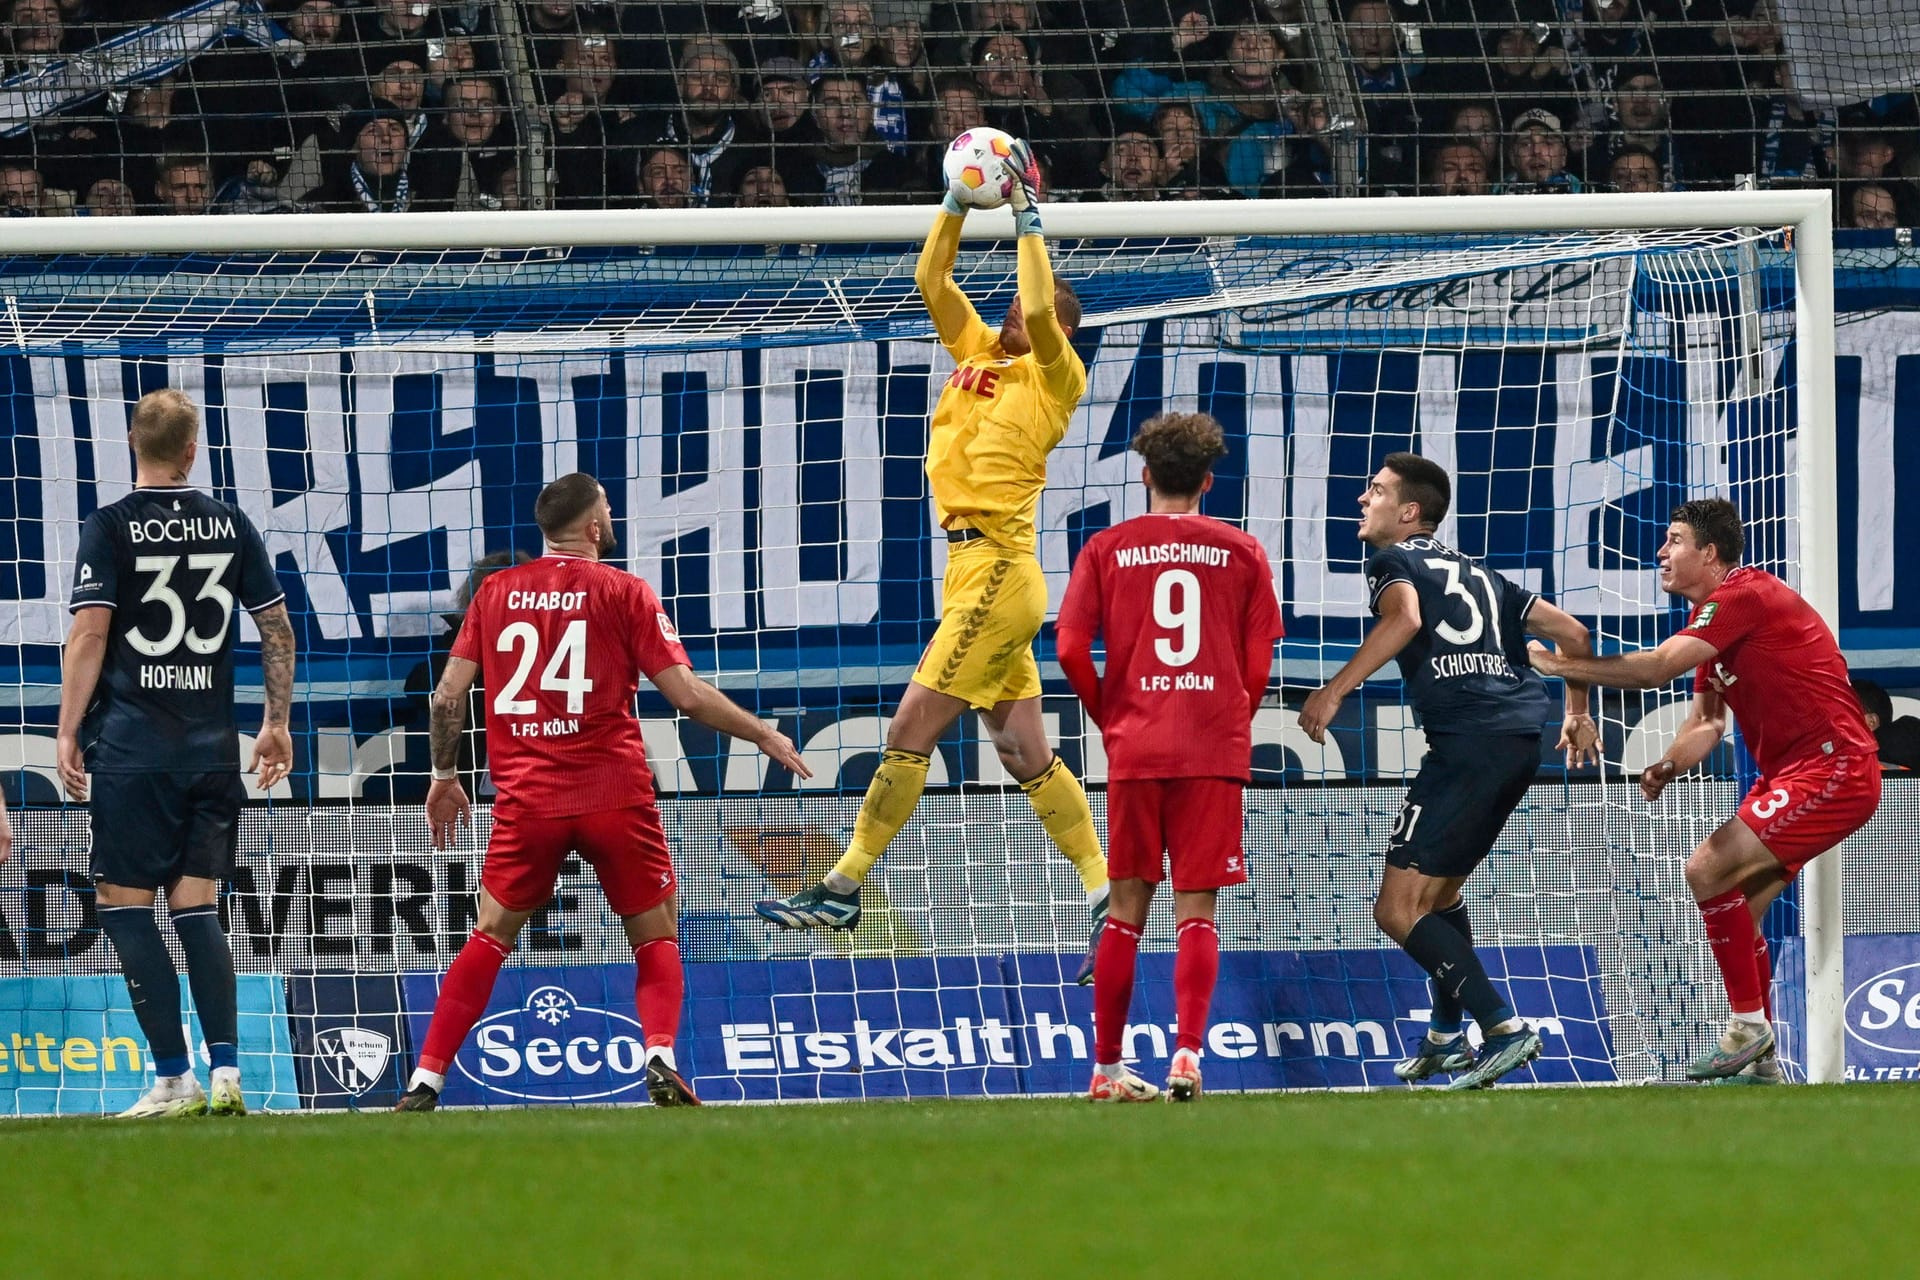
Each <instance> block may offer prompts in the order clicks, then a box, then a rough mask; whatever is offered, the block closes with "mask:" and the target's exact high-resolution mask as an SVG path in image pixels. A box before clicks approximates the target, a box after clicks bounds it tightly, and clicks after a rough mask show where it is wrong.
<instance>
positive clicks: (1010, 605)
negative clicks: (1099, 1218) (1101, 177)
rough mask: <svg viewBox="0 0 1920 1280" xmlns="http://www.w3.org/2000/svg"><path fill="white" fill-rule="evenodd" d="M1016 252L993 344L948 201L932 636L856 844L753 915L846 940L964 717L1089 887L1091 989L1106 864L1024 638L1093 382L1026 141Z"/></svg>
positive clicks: (938, 295)
mask: <svg viewBox="0 0 1920 1280" xmlns="http://www.w3.org/2000/svg"><path fill="white" fill-rule="evenodd" d="M1008 167H1009V168H1010V169H1011V170H1012V171H1013V174H1014V176H1015V178H1016V179H1017V181H1016V182H1015V183H1014V187H1013V192H1012V203H1013V207H1014V225H1015V228H1016V232H1017V241H1016V243H1017V246H1018V253H1019V281H1020V292H1019V298H1018V299H1017V300H1016V301H1015V302H1014V304H1013V306H1012V307H1010V308H1008V310H1007V318H1006V319H1005V320H1004V321H1003V322H1002V323H1001V325H1000V329H999V332H997V333H996V332H995V331H994V330H992V329H989V328H988V327H987V325H986V323H985V322H984V321H982V320H981V319H980V314H979V312H977V311H975V310H974V309H973V304H972V303H971V302H969V301H968V300H967V296H966V295H965V294H964V293H962V292H961V291H960V288H959V286H958V285H956V284H955V283H954V281H953V264H954V259H955V258H956V257H957V256H958V254H959V249H960V227H961V224H962V223H963V222H964V221H965V218H966V207H965V206H964V205H962V204H961V203H960V202H959V201H958V200H957V199H955V198H954V197H953V195H951V194H949V195H948V196H947V198H946V199H945V200H944V201H943V202H942V204H941V211H940V212H939V213H938V214H937V215H935V218H934V224H933V231H932V233H931V234H930V235H928V237H927V243H926V247H925V248H923V249H922V250H921V251H920V262H919V266H918V267H917V269H916V270H915V271H914V282H915V283H916V284H917V285H918V286H919V287H920V296H921V297H922V298H924V299H925V300H926V303H927V310H928V312H929V313H931V315H932V317H933V325H934V328H935V330H936V331H937V332H938V333H939V335H940V341H941V343H942V344H943V345H944V346H945V347H946V349H947V350H948V352H949V353H951V354H952V356H953V358H954V362H955V364H956V365H957V367H956V368H955V369H954V371H953V375H952V376H951V377H949V378H948V379H947V385H946V389H945V390H944V391H943V392H941V395H940V401H939V403H938V404H937V405H936V406H935V407H934V411H933V426H932V430H931V432H930V433H929V439H928V442H927V479H928V481H929V482H930V484H931V486H932V489H933V501H934V508H935V511H936V513H937V514H938V515H939V517H940V524H941V527H942V528H944V529H945V530H946V531H947V542H948V544H949V546H948V558H947V573H946V579H945V581H944V583H943V584H942V588H941V591H942V597H941V598H942V610H943V612H942V616H941V619H940V627H939V630H938V631H936V632H935V633H934V637H933V640H932V642H931V643H930V644H928V645H927V648H926V652H925V653H923V654H922V655H921V657H920V665H919V667H918V668H916V669H915V671H914V673H913V682H912V683H911V684H909V685H908V686H907V691H906V693H905V694H904V695H903V696H902V697H901V699H900V708H899V710H898V711H896V712H895V713H894V717H893V721H892V723H891V724H890V725H889V727H888V729H887V745H886V750H885V751H884V752H883V753H882V755H881V761H880V767H879V769H878V770H876V771H875V773H874V775H873V782H872V784H871V785H870V786H869V787H868V788H867V796H866V799H865V801H864V802H862V804H861V806H860V816H859V818H858V819H857V820H856V821H855V823H854V828H853V840H852V842H851V843H850V844H849V845H848V846H847V852H846V854H845V856H843V857H842V858H841V859H840V861H839V863H838V865H836V866H835V867H834V869H833V870H832V871H830V872H828V873H827V876H826V878H825V880H824V881H822V882H821V883H820V884H818V885H815V886H814V887H812V888H810V889H806V890H803V891H802V892H800V893H797V894H795V895H793V896H792V897H791V898H784V899H774V900H771V901H767V902H761V903H759V904H757V905H756V906H755V908H754V910H755V911H757V912H758V913H759V914H760V915H761V916H762V917H763V918H765V919H767V920H771V921H772V922H773V923H775V924H777V925H780V926H781V927H782V928H787V929H817V928H829V929H851V928H853V926H854V925H855V924H856V923H857V922H858V921H859V919H860V885H861V883H862V882H863V881H864V880H865V879H866V878H867V873H868V872H870V871H871V870H872V869H873V864H874V863H875V862H876V861H878V860H879V858H880V855H881V854H882V853H884V852H886V848H887V845H888V844H889V843H890V842H891V841H892V840H893V838H894V836H896V835H897V834H899V832H900V828H901V827H903V826H905V825H906V822H907V819H908V818H910V817H912V816H913V810H914V806H915V805H916V804H918V803H919V801H920V792H921V789H922V788H923V787H924V786H925V785H926V781H927V765H928V762H929V760H930V759H931V757H932V754H933V750H934V747H935V745H936V744H937V743H938V742H939V741H940V736H941V735H942V734H944V733H945V732H946V731H947V729H948V728H949V727H951V726H952V724H953V722H954V721H955V720H956V719H958V718H959V717H960V714H961V713H962V712H964V711H965V710H966V709H967V708H968V707H972V708H974V709H975V710H977V711H979V713H980V719H981V722H982V723H983V724H985V726H986V729H987V733H988V735H989V736H991V738H992V739H993V745H994V749H995V750H996V751H997V752H999V755H1000V761H1001V763H1002V764H1003V765H1005V766H1006V769H1007V772H1008V773H1010V774H1012V775H1013V776H1014V777H1015V778H1017V779H1020V789H1021V790H1022V791H1024V792H1026V794H1027V799H1028V800H1030V801H1031V802H1032V803H1033V808H1034V812H1035V813H1037V814H1038V815H1039V818H1040V823H1041V825H1042V826H1043V827H1045V828H1046V832H1047V834H1048V835H1049V836H1051V837H1052V838H1053V842H1054V843H1055V844H1056V845H1058V846H1059V847H1060V852H1062V853H1064V854H1066V856H1067V858H1068V859H1069V860H1070V861H1071V862H1072V863H1073V865H1074V869H1075V870H1076V871H1078V872H1079V873H1080V881H1081V883H1082V884H1083V885H1085V886H1086V891H1087V907H1088V910H1089V912H1090V914H1091V916H1092V926H1093V934H1092V943H1090V944H1089V949H1088V953H1087V959H1086V961H1085V962H1084V963H1083V964H1082V966H1081V970H1080V974H1079V976H1078V981H1079V982H1080V983H1081V984H1082V985H1085V984H1086V983H1088V982H1090V981H1091V980H1092V975H1093V951H1092V945H1093V944H1097V942H1098V941H1099V937H1100V929H1101V926H1102V925H1104V924H1105V923H1106V918H1107V868H1106V858H1105V855H1103V854H1102V853H1101V851H1100V840H1099V836H1098V835H1097V834H1096V833H1095V832H1094V828H1093V814H1092V812H1091V811H1090V810H1089V809H1088V808H1087V795H1086V792H1085V791H1083V790H1082V789H1081V787H1080V781H1079V779H1077V778H1075V777H1074V776H1073V773H1072V771H1071V770H1069V769H1068V768H1067V767H1066V765H1065V764H1064V763H1063V762H1062V761H1061V760H1060V758H1059V757H1057V756H1055V755H1054V754H1053V748H1052V747H1051V746H1050V745H1049V744H1048V742H1047V735H1046V729H1045V727H1044V725H1043V724H1042V722H1041V718H1040V669H1039V667H1038V666H1037V665H1035V663H1034V660H1033V639H1034V637H1035V636H1036V635H1038V634H1039V632H1040V624H1041V623H1042V622H1044V621H1045V620H1046V615H1047V583H1046V578H1045V577H1044V576H1043V575H1042V574H1041V571H1040V561H1039V559H1038V557H1037V556H1036V555H1035V554H1034V545H1035V535H1034V516H1035V513H1036V511H1037V509H1038V507H1039V505H1040V491H1041V490H1042V489H1044V488H1045V487H1046V483H1047V454H1049V453H1051V452H1052V451H1053V447H1054V446H1055V445H1057V444H1059V443H1060V440H1061V437H1063V436H1064V435H1065V434H1066V431H1067V419H1068V418H1069V417H1070V416H1072V414H1073V410H1074V406H1076V405H1077V404H1079V402H1080V397H1081V395H1082V394H1084V393H1085V391H1086V389H1087V369H1086V365H1085V364H1083V363H1082V362H1081V360H1080V357H1079V355H1078V354H1076V353H1075V351H1074V349H1073V348H1072V347H1071V346H1070V345H1068V342H1067V339H1068V337H1069V336H1070V335H1071V334H1072V333H1073V330H1074V327H1075V326H1076V325H1078V324H1079V322H1080V302H1079V299H1078V298H1076V297H1075V296H1074V292H1073V287H1072V286H1071V285H1069V284H1067V283H1066V282H1065V281H1056V280H1055V279H1054V277H1053V267H1052V265H1051V264H1050V263H1049V262H1048V261H1047V246H1046V241H1045V240H1044V239H1042V238H1041V234H1040V213H1039V209H1038V207H1037V203H1036V198H1037V193H1038V171H1037V169H1036V168H1035V166H1034V164H1033V159H1032V153H1031V152H1030V150H1029V149H1028V148H1027V146H1026V144H1025V143H1018V144H1016V145H1015V148H1014V154H1013V158H1012V159H1011V160H1010V161H1009V162H1008Z"/></svg>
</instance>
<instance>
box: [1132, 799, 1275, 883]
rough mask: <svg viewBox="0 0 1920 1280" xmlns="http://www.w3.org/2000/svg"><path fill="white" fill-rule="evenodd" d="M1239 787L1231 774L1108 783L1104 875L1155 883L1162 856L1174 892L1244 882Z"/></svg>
mask: <svg viewBox="0 0 1920 1280" xmlns="http://www.w3.org/2000/svg"><path fill="white" fill-rule="evenodd" d="M1245 788H1246V784H1245V783H1243V782H1238V781H1235V780H1233V779H1231V778H1166V779H1159V780H1153V781H1148V780H1133V779H1119V780H1116V781H1113V782H1109V783H1107V874H1108V875H1109V876H1111V877H1112V878H1113V879H1115V880H1145V881H1148V882H1150V883H1152V884H1159V883H1160V881H1161V879H1162V878H1163V875H1164V873H1163V871H1162V866H1163V863H1162V861H1161V856H1160V855H1161V854H1162V853H1164V854H1165V855H1166V861H1167V862H1171V863H1172V864H1173V887H1174V889H1175V890H1177V891H1179V892H1182V893H1189V892H1194V891H1197V890H1200V889H1223V888H1225V887H1226V886H1227V885H1230V884H1244V883H1246V879H1247V859H1246V854H1245V851H1244V850H1242V848H1241V847H1240V833H1241V826H1242V823H1243V822H1244V820H1245V817H1244V810H1243V809H1242V807H1241V803H1240V801H1241V792H1242V791H1244V790H1245Z"/></svg>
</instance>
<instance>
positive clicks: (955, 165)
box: [942, 125, 1016, 209]
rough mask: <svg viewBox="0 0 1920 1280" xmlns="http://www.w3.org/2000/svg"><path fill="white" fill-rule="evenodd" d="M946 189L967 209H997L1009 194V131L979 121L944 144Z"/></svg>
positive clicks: (1011, 136)
mask: <svg viewBox="0 0 1920 1280" xmlns="http://www.w3.org/2000/svg"><path fill="white" fill-rule="evenodd" d="M942 172H943V173H944V174H945V176H946V179H947V190H948V191H951V192H952V193H953V198H954V199H956V200H958V201H959V202H960V203H961V204H964V205H966V206H967V207H968V208H970V209H998V208H999V207H1000V206H1001V205H1003V204H1005V203H1006V202H1007V199H1008V198H1009V197H1010V196H1012V195H1013V184H1014V182H1015V181H1016V179H1015V178H1014V174H1013V135H1012V134H1009V133H1004V132H1002V131H1001V130H999V129H989V128H988V127H986V126H985V125H981V126H980V127H978V128H975V129H969V130H967V131H966V132H965V133H963V134H961V135H960V136H959V137H957V138H955V139H954V140H953V142H952V143H951V144H950V145H949V146H948V147H947V158H946V161H945V163H944V164H943V165H942Z"/></svg>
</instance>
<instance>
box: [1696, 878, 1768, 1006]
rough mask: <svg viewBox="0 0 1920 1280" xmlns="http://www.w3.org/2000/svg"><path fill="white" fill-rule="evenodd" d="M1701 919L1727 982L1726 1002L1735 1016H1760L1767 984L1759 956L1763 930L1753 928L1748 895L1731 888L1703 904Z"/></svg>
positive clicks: (1722, 977)
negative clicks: (1760, 967)
mask: <svg viewBox="0 0 1920 1280" xmlns="http://www.w3.org/2000/svg"><path fill="white" fill-rule="evenodd" d="M1700 919H1701V920H1702V921H1703V922H1704V923H1705V924H1706V927H1707V945H1708V946H1709V947H1711V948H1713V959H1714V962H1715V963H1716V964H1718V965H1719V966H1720V980H1721V981H1722V982H1724V983H1725V984H1726V988H1727V1003H1728V1004H1729V1005H1731V1006H1732V1008H1733V1013H1734V1015H1735V1016H1736V1017H1738V1016H1739V1015H1741V1014H1746V1015H1749V1017H1750V1018H1754V1019H1757V1018H1759V1017H1760V1015H1761V1011H1762V1010H1763V1009H1765V1008H1766V997H1765V995H1764V994H1763V992H1764V986H1763V984H1762V983H1761V981H1760V969H1759V966H1758V965H1756V964H1755V963H1754V962H1755V960H1756V959H1757V958H1758V954H1757V944H1758V943H1759V941H1760V931H1759V929H1757V928H1755V927H1754V923H1753V909H1752V908H1751V907H1750V906H1748V904H1747V895H1746V894H1745V893H1744V892H1742V891H1741V890H1739V889H1729V890H1727V892H1725V893H1723V894H1720V895H1718V896H1717V897H1712V898H1708V899H1707V900H1706V901H1705V902H1702V903H1701V904H1700Z"/></svg>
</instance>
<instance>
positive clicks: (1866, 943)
mask: <svg viewBox="0 0 1920 1280" xmlns="http://www.w3.org/2000/svg"><path fill="white" fill-rule="evenodd" d="M1775 945H1776V947H1777V948H1778V952H1777V955H1776V963H1775V966H1774V1012H1775V1024H1776V1026H1777V1027H1778V1028H1779V1032H1780V1036H1781V1055H1782V1057H1783V1058H1784V1059H1786V1060H1787V1061H1786V1062H1785V1063H1784V1064H1783V1065H1784V1066H1786V1068H1787V1070H1788V1073H1789V1077H1790V1078H1795V1079H1799V1078H1803V1076H1804V1072H1802V1071H1801V1070H1800V1069H1799V1067H1800V1064H1802V1063H1804V1061H1805V1053H1804V1049H1803V1047H1802V1046H1804V1044H1805V1035H1806V1005H1805V1002H1804V999H1803V997H1802V995H1801V992H1802V991H1803V990H1804V983H1803V979H1804V975H1805V971H1806V944H1805V942H1804V941H1802V940H1801V939H1799V938H1786V939H1783V940H1781V941H1780V942H1779V943H1776V944H1775ZM1843 968H1844V971H1845V975H1846V976H1845V978H1844V985H1845V988H1846V1006H1845V1010H1846V1026H1847V1049H1846V1076H1845V1078H1846V1079H1848V1080H1920V933H1856V934H1851V935H1849V936H1848V938H1847V939H1846V953H1845V957H1844V960H1843Z"/></svg>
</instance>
